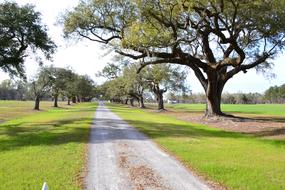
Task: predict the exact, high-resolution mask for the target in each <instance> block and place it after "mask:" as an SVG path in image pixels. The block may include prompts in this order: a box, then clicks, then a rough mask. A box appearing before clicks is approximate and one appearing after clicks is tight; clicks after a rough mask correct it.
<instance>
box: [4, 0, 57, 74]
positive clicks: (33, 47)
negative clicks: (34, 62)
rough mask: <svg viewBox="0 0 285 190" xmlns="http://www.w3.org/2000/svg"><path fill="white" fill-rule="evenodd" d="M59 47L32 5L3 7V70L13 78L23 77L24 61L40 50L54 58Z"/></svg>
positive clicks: (14, 4) (48, 57)
mask: <svg viewBox="0 0 285 190" xmlns="http://www.w3.org/2000/svg"><path fill="white" fill-rule="evenodd" d="M55 48H56V46H55V44H54V43H53V42H52V40H51V39H50V38H49V37H48V34H47V28H46V27H45V26H44V25H42V23H41V18H40V13H39V12H36V11H35V10H34V7H33V6H31V5H25V6H22V7H20V6H18V5H17V4H16V3H10V2H4V3H1V4H0V68H1V69H2V70H4V71H5V72H8V73H9V74H11V75H20V76H24V65H23V63H24V59H25V57H26V56H28V54H29V53H30V52H33V53H36V51H37V50H41V52H42V53H43V54H44V55H45V57H46V58H47V59H50V58H51V54H53V53H54V50H55Z"/></svg>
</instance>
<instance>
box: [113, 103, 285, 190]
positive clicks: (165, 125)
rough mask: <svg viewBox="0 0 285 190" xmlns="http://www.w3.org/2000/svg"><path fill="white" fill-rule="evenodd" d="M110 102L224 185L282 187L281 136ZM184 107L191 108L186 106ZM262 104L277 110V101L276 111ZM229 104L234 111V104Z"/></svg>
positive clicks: (284, 156) (284, 145)
mask: <svg viewBox="0 0 285 190" xmlns="http://www.w3.org/2000/svg"><path fill="white" fill-rule="evenodd" d="M175 106H178V105H175ZM200 106H201V107H202V105H194V109H197V108H198V107H200ZM263 106H264V105H263ZM265 106H271V105H265ZM109 107H110V108H111V109H112V111H114V112H115V113H117V114H118V115H119V116H121V117H122V118H123V119H125V120H126V121H127V122H129V123H130V124H132V125H133V126H135V127H136V128H138V129H139V130H140V131H142V132H143V133H145V134H146V135H148V136H149V137H150V138H152V139H153V140H154V141H155V142H157V143H158V144H159V145H161V146H162V147H163V148H165V149H166V150H167V151H169V152H171V153H173V154H175V155H176V156H177V157H178V158H179V159H181V160H182V161H183V162H184V163H185V164H186V165H187V166H189V167H190V168H191V169H192V170H195V171H197V172H198V173H199V174H201V175H203V176H204V177H206V178H208V179H210V180H213V181H215V182H218V183H221V184H223V185H224V186H226V187H227V188H229V189H251V190H260V189H266V190H280V189H285V142H284V141H277V140H266V139H261V138H257V137H253V136H249V135H243V134H240V133H235V132H225V131H222V130H220V129H215V128H210V127H207V126H203V125H198V124H191V123H188V122H185V121H181V120H177V119H175V118H172V117H167V116H163V115H161V114H160V113H156V112H153V111H145V110H139V109H135V108H134V109H129V108H127V107H122V106H118V105H109ZM253 107H254V106H253ZM253 107H252V111H250V112H255V113H256V112H257V113H259V112H260V110H259V108H258V107H259V106H257V108H253ZM238 108H239V109H238V111H239V112H246V109H245V107H243V105H241V106H240V107H238ZM183 109H186V108H183ZM187 109H191V106H190V105H189V107H187ZM267 109H269V107H267ZM267 109H265V108H263V110H264V111H266V114H282V113H281V110H282V108H281V107H280V109H279V111H278V110H267ZM229 110H232V111H233V112H236V111H235V107H232V108H229ZM253 110H255V111H253Z"/></svg>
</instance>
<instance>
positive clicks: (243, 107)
mask: <svg viewBox="0 0 285 190" xmlns="http://www.w3.org/2000/svg"><path fill="white" fill-rule="evenodd" d="M165 107H166V108H175V109H181V110H185V111H191V112H204V111H205V108H206V105H205V104H167V105H166V106H165ZM222 111H223V112H225V113H232V114H253V115H260V116H262V115H272V116H285V105H284V104H222Z"/></svg>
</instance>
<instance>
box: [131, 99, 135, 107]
mask: <svg viewBox="0 0 285 190" xmlns="http://www.w3.org/2000/svg"><path fill="white" fill-rule="evenodd" d="M130 104H131V106H132V107H134V106H135V105H134V98H130Z"/></svg>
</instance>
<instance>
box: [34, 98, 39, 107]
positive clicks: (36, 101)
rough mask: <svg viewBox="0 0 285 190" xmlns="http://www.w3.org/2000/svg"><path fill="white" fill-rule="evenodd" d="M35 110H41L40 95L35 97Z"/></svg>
mask: <svg viewBox="0 0 285 190" xmlns="http://www.w3.org/2000/svg"><path fill="white" fill-rule="evenodd" d="M34 110H40V97H38V96H37V97H36V98H35V107H34Z"/></svg>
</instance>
